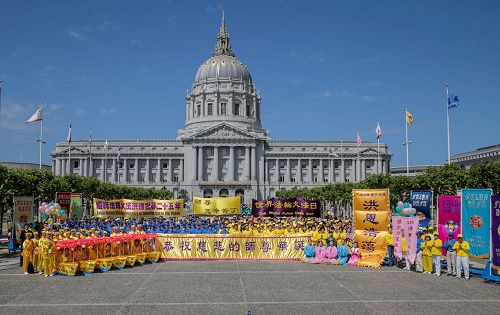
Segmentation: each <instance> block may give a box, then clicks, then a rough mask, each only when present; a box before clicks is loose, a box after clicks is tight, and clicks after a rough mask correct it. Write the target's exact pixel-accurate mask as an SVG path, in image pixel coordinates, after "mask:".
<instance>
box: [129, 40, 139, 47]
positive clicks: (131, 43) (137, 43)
mask: <svg viewBox="0 0 500 315" xmlns="http://www.w3.org/2000/svg"><path fill="white" fill-rule="evenodd" d="M128 44H129V45H131V46H142V41H141V40H139V39H131V40H129V41H128Z"/></svg>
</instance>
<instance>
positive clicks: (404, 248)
mask: <svg viewBox="0 0 500 315" xmlns="http://www.w3.org/2000/svg"><path fill="white" fill-rule="evenodd" d="M401 252H402V258H403V259H404V260H405V267H404V268H403V269H404V270H410V267H411V263H410V260H409V259H408V243H407V242H406V237H405V233H404V231H403V233H401Z"/></svg>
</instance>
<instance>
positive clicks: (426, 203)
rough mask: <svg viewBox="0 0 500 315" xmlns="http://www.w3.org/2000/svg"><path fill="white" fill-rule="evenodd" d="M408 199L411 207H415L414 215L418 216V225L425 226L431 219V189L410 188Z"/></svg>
mask: <svg viewBox="0 0 500 315" xmlns="http://www.w3.org/2000/svg"><path fill="white" fill-rule="evenodd" d="M410 200H411V204H412V206H413V208H415V209H417V213H416V216H417V217H419V219H420V221H419V223H418V226H419V227H427V226H428V225H429V221H430V219H431V206H432V191H430V190H412V191H411V192H410Z"/></svg>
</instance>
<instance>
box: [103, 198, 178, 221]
mask: <svg viewBox="0 0 500 315" xmlns="http://www.w3.org/2000/svg"><path fill="white" fill-rule="evenodd" d="M93 206H94V216H95V217H97V218H108V217H110V218H144V217H145V218H151V217H182V216H184V214H185V213H184V200H183V199H174V200H161V199H148V200H134V199H113V200H104V199H96V198H94V200H93Z"/></svg>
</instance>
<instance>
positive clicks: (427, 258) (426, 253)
mask: <svg viewBox="0 0 500 315" xmlns="http://www.w3.org/2000/svg"><path fill="white" fill-rule="evenodd" d="M431 248H432V244H431V236H430V235H429V234H427V235H425V240H424V242H423V243H422V245H421V247H420V249H421V250H422V264H423V265H424V273H426V274H428V275H430V274H432V253H431Z"/></svg>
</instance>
